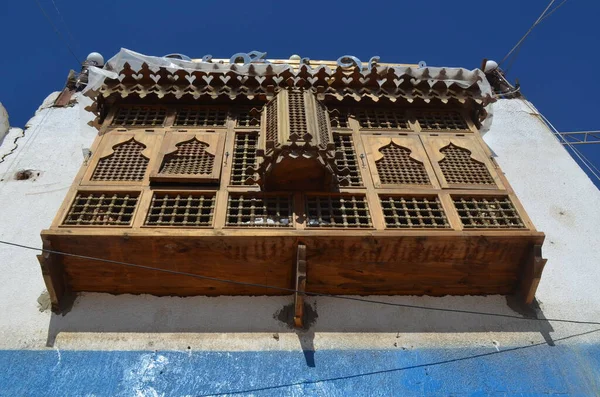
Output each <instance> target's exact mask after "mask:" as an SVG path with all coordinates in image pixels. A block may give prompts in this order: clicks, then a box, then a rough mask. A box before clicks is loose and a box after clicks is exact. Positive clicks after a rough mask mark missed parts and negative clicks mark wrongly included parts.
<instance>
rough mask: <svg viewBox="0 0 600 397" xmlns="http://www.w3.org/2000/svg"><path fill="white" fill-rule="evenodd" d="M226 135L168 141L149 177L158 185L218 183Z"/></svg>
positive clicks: (173, 136) (170, 137)
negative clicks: (160, 159)
mask: <svg viewBox="0 0 600 397" xmlns="http://www.w3.org/2000/svg"><path fill="white" fill-rule="evenodd" d="M224 138H225V135H224V134H219V133H201V134H190V135H180V134H178V133H171V134H168V135H167V137H165V141H164V143H163V146H162V149H161V153H163V158H162V161H160V163H158V164H157V165H158V169H156V170H155V172H153V173H152V175H150V180H151V181H157V182H217V181H218V180H219V176H220V173H221V163H222V157H223V145H224V142H223V141H224Z"/></svg>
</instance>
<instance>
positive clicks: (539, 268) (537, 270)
mask: <svg viewBox="0 0 600 397" xmlns="http://www.w3.org/2000/svg"><path fill="white" fill-rule="evenodd" d="M547 261H548V260H547V259H544V258H542V246H541V245H533V246H532V247H531V250H530V252H529V254H528V255H527V258H526V259H525V263H524V268H523V275H522V277H521V285H520V288H519V289H520V290H519V295H520V296H521V299H522V300H523V302H524V303H525V304H527V305H529V304H531V303H532V302H533V299H534V298H535V291H536V290H537V287H538V285H539V283H540V279H541V278H542V272H543V271H544V266H545V265H546V262H547Z"/></svg>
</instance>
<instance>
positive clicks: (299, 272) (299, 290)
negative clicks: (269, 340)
mask: <svg viewBox="0 0 600 397" xmlns="http://www.w3.org/2000/svg"><path fill="white" fill-rule="evenodd" d="M295 289H296V292H294V325H295V326H296V327H297V328H302V327H303V326H304V291H306V245H304V244H298V251H297V253H296V287H295Z"/></svg>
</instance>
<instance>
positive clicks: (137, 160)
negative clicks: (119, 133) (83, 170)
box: [92, 138, 149, 181]
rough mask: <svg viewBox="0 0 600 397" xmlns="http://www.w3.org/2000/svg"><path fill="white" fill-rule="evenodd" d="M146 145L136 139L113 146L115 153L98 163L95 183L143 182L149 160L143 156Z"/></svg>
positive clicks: (95, 171)
mask: <svg viewBox="0 0 600 397" xmlns="http://www.w3.org/2000/svg"><path fill="white" fill-rule="evenodd" d="M145 148H146V146H145V145H143V144H141V143H139V142H138V141H136V140H135V139H133V138H132V139H130V140H128V141H127V142H123V143H120V144H118V145H115V146H113V153H112V154H111V155H109V156H107V157H104V158H102V159H100V161H98V165H97V166H96V169H95V170H94V174H93V175H92V180H93V181H141V180H142V179H144V175H145V174H146V168H147V167H148V162H149V160H148V159H147V158H146V157H144V156H143V155H142V151H143V150H144V149H145Z"/></svg>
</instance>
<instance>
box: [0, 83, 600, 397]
mask: <svg viewBox="0 0 600 397" xmlns="http://www.w3.org/2000/svg"><path fill="white" fill-rule="evenodd" d="M91 77H93V76H91ZM90 83H91V84H92V86H93V84H94V80H93V79H91V80H90ZM57 97H58V93H55V94H52V95H50V96H49V97H48V98H47V99H46V100H45V101H44V103H43V104H42V105H41V106H40V109H38V111H37V112H36V114H35V116H34V117H33V118H32V119H31V120H30V121H29V122H28V124H27V126H26V128H25V129H24V130H20V129H16V128H11V130H10V131H9V133H8V135H7V137H6V138H5V140H4V141H3V143H2V145H1V146H0V156H4V155H5V154H8V155H7V156H6V157H5V160H4V161H3V162H1V163H0V174H1V176H2V178H1V179H2V181H0V182H1V183H0V188H1V190H0V208H1V211H2V222H0V236H1V238H2V240H3V241H12V242H14V243H18V244H22V245H24V246H31V247H34V248H41V247H42V244H41V243H40V235H39V232H40V230H42V229H50V230H52V227H51V225H52V222H53V220H52V219H53V217H55V215H56V214H57V213H58V212H59V211H61V208H64V207H65V206H64V202H65V197H66V196H67V195H68V194H70V193H69V192H70V191H71V192H72V191H74V190H75V189H73V181H74V180H78V179H77V178H78V176H77V175H78V172H80V170H81V166H82V164H83V163H84V162H85V158H87V156H86V157H84V156H82V149H86V148H92V149H94V148H93V147H92V145H93V143H94V141H95V140H96V139H97V136H98V129H96V128H95V127H91V126H90V125H89V123H90V122H92V123H93V122H94V120H95V117H96V115H95V114H94V113H90V112H89V111H87V110H85V108H89V107H90V106H93V103H92V102H91V100H90V99H89V98H88V97H86V96H82V95H81V94H80V93H77V94H75V95H74V96H73V97H72V98H71V100H70V101H67V103H69V105H68V106H64V107H54V106H53V105H54V104H55V103H56V99H57ZM491 108H492V109H493V116H494V117H493V122H492V125H491V127H490V129H489V131H488V132H487V133H486V134H485V136H484V137H483V140H484V142H485V143H486V144H487V145H488V146H489V147H490V148H491V149H492V150H493V153H494V154H495V156H494V161H495V162H496V163H497V164H498V166H499V167H501V169H502V171H503V172H504V173H505V175H506V179H507V180H508V181H510V186H511V187H512V189H513V190H514V192H515V195H516V196H517V197H518V199H519V200H520V202H522V204H523V207H524V208H526V210H527V214H528V215H529V217H530V218H531V220H532V222H533V224H535V226H536V227H537V228H538V229H539V230H543V231H544V232H545V235H546V240H545V243H544V257H546V258H548V265H547V266H546V268H545V269H544V276H543V279H542V282H541V283H540V284H539V288H538V289H537V293H536V302H534V307H535V308H536V309H535V310H534V311H524V310H525V309H524V308H523V307H521V306H519V305H518V304H517V303H515V302H514V301H513V300H512V299H511V298H510V297H508V298H506V297H504V296H502V295H487V296H483V295H465V296H443V297H432V296H427V295H426V296H371V297H363V298H364V299H367V300H372V301H378V302H380V303H367V302H358V301H350V300H343V299H336V298H333V297H306V303H307V306H308V310H307V313H306V314H307V318H308V320H307V322H306V324H305V327H306V328H308V329H307V330H300V329H292V328H290V327H289V326H288V323H287V315H288V314H290V313H291V314H292V317H293V314H294V310H293V299H292V297H291V296H290V295H289V294H288V295H285V296H284V295H282V296H218V297H210V296H194V297H185V298H182V297H168V296H162V297H156V296H152V295H147V294H140V295H137V294H120V295H112V294H106V293H90V292H82V293H78V294H77V296H76V299H75V301H74V303H73V304H72V305H71V306H70V311H68V312H66V313H63V314H53V313H51V312H50V310H49V306H50V302H49V298H48V296H47V293H46V292H45V289H46V286H45V284H44V280H43V279H42V277H40V266H39V264H38V261H37V260H36V258H35V255H36V254H37V253H39V252H36V251H34V250H27V249H24V248H21V247H14V246H6V245H3V246H2V249H1V250H0V259H1V260H0V271H1V273H2V275H3V276H2V280H3V282H2V285H1V287H0V313H1V314H2V315H1V316H0V336H1V337H0V368H1V369H2V370H1V371H0V395H7V396H14V395H36V396H39V395H47V396H64V395H84V396H92V395H93V396H131V395H139V396H163V395H164V396H167V395H173V396H188V395H194V396H196V395H260V396H280V395H328V396H348V395H400V394H401V395H407V396H431V395H440V396H442V395H443V396H445V395H449V394H451V395H508V396H523V395H548V394H563V395H574V396H589V395H596V394H597V392H598V379H599V376H600V374H599V371H598V368H599V365H598V363H599V362H600V349H599V346H600V338H599V336H598V335H599V334H598V332H597V328H598V325H596V324H594V322H596V319H597V318H600V306H599V305H598V299H597V292H596V290H597V279H598V277H599V276H600V274H599V273H598V272H599V270H598V266H597V264H598V263H599V262H600V256H599V254H598V250H597V248H596V247H597V246H598V244H600V237H599V236H598V234H597V233H596V232H595V231H596V229H597V225H598V224H599V222H600V210H598V208H596V206H594V205H591V204H590V203H594V202H596V201H598V200H599V199H600V193H599V192H598V190H597V189H596V188H595V187H594V185H593V183H592V182H591V181H590V180H589V178H588V177H587V176H586V175H585V173H584V172H583V171H582V170H581V169H580V168H579V167H578V166H577V164H576V163H575V162H574V161H573V159H572V158H571V157H570V156H569V154H568V153H567V152H566V151H565V150H564V148H563V147H562V145H561V144H560V143H559V142H558V141H557V140H556V139H555V137H554V136H553V134H552V132H551V131H550V130H549V129H548V127H547V126H546V125H545V124H544V123H543V122H542V121H541V119H540V115H539V112H538V111H537V110H536V109H535V107H534V106H533V105H532V104H530V103H529V102H527V101H525V100H523V99H522V98H514V99H498V100H497V101H496V102H494V103H493V104H492V105H491ZM488 109H489V108H488ZM248 129H250V128H248ZM240 130H242V129H240ZM246 130H247V129H243V131H246ZM136 131H137V130H136ZM257 132H258V133H259V134H260V132H261V131H260V130H257ZM332 132H333V131H332ZM377 132H378V131H376V132H375V134H376V133H377ZM352 134H354V131H352ZM367 135H368V134H367ZM376 136H377V135H376ZM361 139H362V138H361ZM359 142H361V141H360V140H359ZM355 145H356V143H355ZM92 152H96V153H97V151H96V150H92ZM86 153H87V152H86ZM360 153H361V152H360V151H358V153H357V155H358V156H360ZM103 155H104V156H107V155H110V153H104V154H103ZM229 159H230V160H231V152H230V157H229ZM230 160H229V161H228V162H229V163H230ZM358 160H359V161H360V157H358ZM87 161H88V166H89V164H91V161H92V160H91V157H90V158H88V160H87ZM86 167H87V166H86ZM360 167H362V165H361V166H360ZM367 167H368V163H367ZM367 170H369V172H370V169H369V168H367ZM22 171H30V172H29V174H28V175H30V177H29V178H27V179H18V178H16V175H17V174H20V175H22V174H24V173H23V172H22ZM362 172H363V170H362V169H361V177H362V176H363V174H362ZM366 175H367V176H369V174H366ZM369 177H370V176H369ZM363 183H364V182H363ZM76 186H79V185H76ZM213 186H214V185H213ZM203 189H205V188H203ZM213 189H214V187H213ZM253 189H256V188H253ZM373 189H376V188H375V187H373ZM138 190H142V188H141V187H140V188H139V189H138ZM205 190H206V189H205ZM375 191H377V190H375ZM443 193H444V191H443V190H442V192H441V193H438V194H443ZM369 204H371V201H369ZM450 208H452V207H450ZM138 211H139V210H138ZM142 219H143V217H142ZM61 221H62V219H61ZM98 229H101V228H96V229H94V230H98ZM131 229H132V228H128V229H127V230H129V232H130V233H131ZM62 230H66V229H65V228H63V229H62ZM101 230H105V229H101ZM161 230H162V229H161ZM169 230H171V229H169ZM202 230H205V229H202ZM207 230H208V229H207ZM252 230H255V229H254V228H252ZM268 230H271V229H268ZM427 232H428V233H432V232H434V231H432V230H428V231H427ZM445 232H446V231H442V232H440V233H445ZM293 233H300V232H298V231H296V230H294V231H293ZM302 233H305V232H302ZM120 238H121V239H125V238H126V236H124V235H121V236H120ZM114 249H115V248H114V247H112V248H111V247H110V246H107V247H106V250H114ZM293 259H295V258H290V266H291V265H292V264H294V261H293ZM98 265H100V264H98ZM460 265H461V263H460V262H459V261H457V262H456V266H457V267H460ZM373 266H376V264H373ZM309 270H310V264H309ZM133 277H134V275H133V274H131V275H130V278H133ZM157 277H160V276H159V275H157ZM227 277H228V278H229V277H230V275H227ZM308 277H309V280H308V285H310V274H309V276H308ZM263 281H265V280H263ZM261 284H262V282H261ZM290 308H292V309H290ZM427 308H433V309H435V310H428V309H427ZM474 312H477V313H479V314H477V313H474ZM481 313H488V314H492V315H483V314H481ZM503 316H506V317H503ZM522 316H527V317H536V318H537V320H536V321H529V320H522V319H519V318H516V317H522ZM561 320H563V321H561ZM564 320H567V321H579V322H583V323H569V322H565V321H564ZM586 322H587V323H586Z"/></svg>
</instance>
